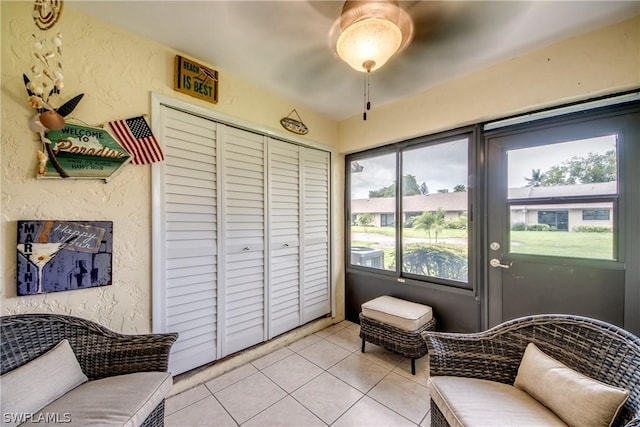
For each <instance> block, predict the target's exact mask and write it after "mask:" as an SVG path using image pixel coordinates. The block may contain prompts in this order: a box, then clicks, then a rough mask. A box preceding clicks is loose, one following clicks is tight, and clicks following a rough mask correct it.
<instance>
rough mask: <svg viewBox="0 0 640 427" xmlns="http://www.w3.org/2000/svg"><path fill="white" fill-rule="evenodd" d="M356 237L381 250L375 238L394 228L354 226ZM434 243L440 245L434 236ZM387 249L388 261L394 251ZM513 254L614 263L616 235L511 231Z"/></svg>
mask: <svg viewBox="0 0 640 427" xmlns="http://www.w3.org/2000/svg"><path fill="white" fill-rule="evenodd" d="M351 232H352V233H366V234H368V235H369V236H370V237H371V239H370V240H367V241H352V242H351V244H352V245H353V246H369V247H380V246H386V245H381V244H380V242H376V241H375V236H376V235H380V236H381V237H383V236H386V237H393V236H395V228H393V227H367V228H366V231H365V227H360V226H352V227H351ZM403 236H404V237H408V238H425V239H428V238H429V236H428V234H427V233H426V232H425V231H423V230H415V229H413V228H405V229H404V230H403ZM466 237H467V230H453V229H444V230H441V232H440V233H439V234H438V239H446V238H462V239H466ZM431 242H432V243H436V241H435V235H433V234H432V236H431ZM384 249H385V260H387V259H388V258H389V253H390V252H393V249H388V248H384ZM510 252H511V253H517V254H533V255H547V256H566V257H573V258H592V259H613V234H612V233H576V232H571V231H568V232H567V231H511V248H510Z"/></svg>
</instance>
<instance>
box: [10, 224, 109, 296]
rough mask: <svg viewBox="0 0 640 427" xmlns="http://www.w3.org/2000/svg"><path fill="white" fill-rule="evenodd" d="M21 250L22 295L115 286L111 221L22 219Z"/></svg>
mask: <svg viewBox="0 0 640 427" xmlns="http://www.w3.org/2000/svg"><path fill="white" fill-rule="evenodd" d="M17 249H18V271H17V279H18V280H17V282H18V283H17V286H18V295H34V294H43V293H48V292H59V291H67V290H73V289H84V288H92V287H96V286H107V285H111V281H112V277H111V274H112V269H111V258H112V257H111V255H112V253H113V222H111V221H18V244H17Z"/></svg>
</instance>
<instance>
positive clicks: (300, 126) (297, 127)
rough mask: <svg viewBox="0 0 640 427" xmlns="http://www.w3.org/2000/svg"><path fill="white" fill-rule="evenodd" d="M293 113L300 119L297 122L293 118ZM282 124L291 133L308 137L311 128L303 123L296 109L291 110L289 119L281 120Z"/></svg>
mask: <svg viewBox="0 0 640 427" xmlns="http://www.w3.org/2000/svg"><path fill="white" fill-rule="evenodd" d="M293 113H295V114H296V116H297V117H298V119H297V120H296V119H294V118H293V117H291V115H292V114H293ZM280 124H281V125H282V127H283V128H285V129H286V130H288V131H289V132H293V133H297V134H298V135H306V134H308V133H309V128H308V127H307V125H305V124H304V123H302V119H301V118H300V115H299V114H298V112H297V111H296V110H295V109H293V110H291V112H290V113H289V115H288V116H287V117H283V118H282V119H280Z"/></svg>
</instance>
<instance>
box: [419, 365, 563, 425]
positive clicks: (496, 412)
mask: <svg viewBox="0 0 640 427" xmlns="http://www.w3.org/2000/svg"><path fill="white" fill-rule="evenodd" d="M428 386H429V393H430V394H431V399H432V400H433V402H434V403H435V404H436V405H438V408H439V409H440V412H442V415H444V417H445V418H446V419H447V421H448V422H449V424H450V425H451V427H462V426H466V427H473V426H482V427H492V426H495V427H504V426H510V427H518V426H520V427H531V426H566V424H565V423H563V422H562V420H561V419H560V418H558V417H557V416H556V415H554V414H553V412H551V411H550V410H549V409H547V408H545V407H544V406H543V405H541V404H540V403H539V402H538V401H536V400H535V399H534V398H533V397H531V396H529V395H528V394H527V393H525V392H524V391H522V390H520V389H518V388H516V387H514V386H512V385H509V384H502V383H498V382H494V381H488V380H481V379H477V378H462V377H437V376H436V377H431V378H430V379H429V383H428Z"/></svg>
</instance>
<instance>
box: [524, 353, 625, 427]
mask: <svg viewBox="0 0 640 427" xmlns="http://www.w3.org/2000/svg"><path fill="white" fill-rule="evenodd" d="M514 385H515V386H516V387H518V388H520V389H522V390H524V391H526V392H527V393H529V394H530V395H531V396H532V397H534V398H535V399H537V400H538V401H539V402H540V403H542V404H543V405H545V406H547V407H548V408H549V409H551V410H552V411H553V412H555V413H556V415H558V416H559V417H560V418H562V419H563V420H564V422H566V423H567V424H569V425H570V426H576V427H577V426H580V427H590V426H606V425H611V424H612V423H613V420H614V419H615V417H616V415H617V413H618V411H619V410H620V408H621V407H622V405H624V403H625V402H626V400H627V399H628V398H629V392H628V391H627V390H624V389H621V388H618V387H613V386H610V385H608V384H604V383H601V382H600V381H596V380H594V379H592V378H589V377H587V376H585V375H582V374H581V373H579V372H577V371H574V370H573V369H571V368H569V367H567V366H566V365H564V364H562V363H560V362H558V361H557V360H555V359H553V358H552V357H550V356H548V355H546V354H544V353H543V352H542V351H540V349H539V348H538V347H536V345H535V344H533V343H529V345H527V348H526V350H525V352H524V356H523V357H522V361H521V362H520V367H519V368H518V375H517V376H516V380H515V383H514Z"/></svg>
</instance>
